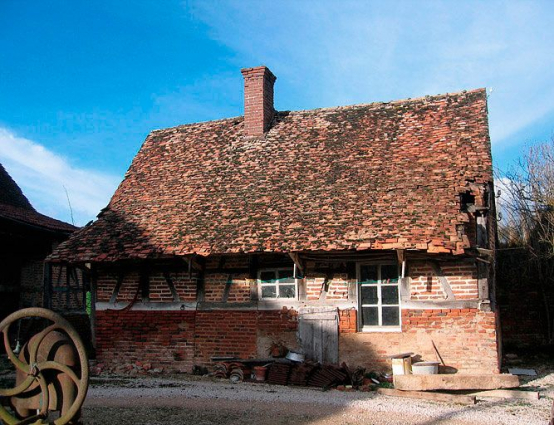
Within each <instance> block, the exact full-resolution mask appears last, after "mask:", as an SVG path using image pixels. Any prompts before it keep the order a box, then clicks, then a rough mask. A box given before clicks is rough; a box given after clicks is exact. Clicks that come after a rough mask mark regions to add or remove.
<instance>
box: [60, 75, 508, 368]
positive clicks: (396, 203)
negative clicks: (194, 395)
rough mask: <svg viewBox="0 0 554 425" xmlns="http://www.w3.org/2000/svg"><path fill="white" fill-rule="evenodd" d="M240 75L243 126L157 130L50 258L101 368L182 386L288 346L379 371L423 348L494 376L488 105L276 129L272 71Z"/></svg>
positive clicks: (316, 113) (371, 114) (352, 109)
mask: <svg viewBox="0 0 554 425" xmlns="http://www.w3.org/2000/svg"><path fill="white" fill-rule="evenodd" d="M242 73H243V76H244V80H245V113H244V117H237V118H230V119H223V120H218V121H210V122H204V123H197V124H189V125H183V126H178V127H175V128H169V129H164V130H156V131H153V132H152V133H151V134H150V135H149V136H148V137H147V139H146V141H145V142H144V144H143V146H142V148H141V149H140V151H139V153H138V154H137V156H136V157H135V159H134V161H133V163H132V164H131V167H130V168H129V170H128V172H127V174H126V175H125V178H124V180H123V182H122V183H121V184H120V186H119V188H118V189H117V191H116V192H115V194H114V196H113V197H112V199H111V201H110V203H109V205H108V206H107V207H106V208H105V209H104V210H103V211H102V212H101V213H100V214H99V216H98V219H97V220H96V221H95V222H94V223H92V224H91V225H89V226H87V227H85V228H83V229H81V230H80V231H78V232H76V233H75V234H74V235H73V236H72V237H71V238H70V239H69V240H68V241H66V242H65V243H63V244H62V245H60V246H59V248H58V249H57V250H56V251H55V252H54V253H53V254H52V255H51V257H50V260H51V261H52V263H54V264H70V265H73V266H75V265H77V266H79V267H82V269H83V270H85V271H88V273H90V276H91V278H92V279H93V281H94V283H93V285H94V287H95V292H94V294H95V298H96V303H95V307H96V309H95V314H96V324H97V329H96V336H97V341H96V342H97V348H98V355H99V357H100V359H101V360H102V361H103V362H105V363H106V364H109V363H110V361H111V360H112V359H115V358H116V357H117V358H119V359H121V358H123V359H124V360H127V361H129V362H131V361H135V360H143V359H148V360H149V361H150V360H151V361H152V362H154V363H159V365H160V366H164V367H166V368H170V369H176V370H190V369H191V368H192V366H194V365H205V364H210V363H211V359H212V358H213V357H221V356H223V357H229V356H232V357H233V356H234V357H256V356H263V355H266V354H267V353H265V351H266V350H267V348H268V346H270V345H271V344H272V343H283V342H284V343H286V344H287V346H288V347H289V348H290V349H295V350H300V351H303V352H304V353H305V354H306V355H307V356H308V357H312V358H314V359H316V360H320V361H327V362H335V363H336V362H339V361H340V362H342V361H347V362H349V363H352V364H353V366H358V365H361V366H368V367H374V368H379V367H385V366H386V364H385V363H384V362H385V361H384V360H383V357H384V356H385V355H387V354H394V353H396V352H401V351H412V352H416V353H417V354H419V355H421V356H422V357H423V358H424V359H427V360H434V358H435V352H434V349H433V346H432V344H431V340H433V341H434V342H435V344H436V345H437V347H438V350H439V351H440V352H441V354H442V357H443V358H444V359H445V361H446V362H447V363H448V364H449V366H451V367H453V368H456V369H459V370H467V371H489V372H491V371H498V359H497V355H498V349H497V348H498V345H497V334H496V315H495V312H494V305H492V304H491V302H490V293H491V289H493V282H494V273H493V268H492V264H493V260H494V255H493V251H494V240H495V221H494V197H493V187H492V180H493V177H492V160H491V150H490V140H489V133H488V122H487V97H486V92H485V90H484V89H477V90H472V91H463V92H459V93H450V94H444V95H437V96H426V97H422V98H418V99H407V100H401V101H394V102H385V103H370V104H363V105H354V106H346V107H336V108H324V109H315V110H310V111H293V112H290V111H287V112H277V111H275V110H274V108H273V85H274V82H275V76H274V75H273V74H272V73H271V71H269V69H267V68H266V67H257V68H248V69H243V70H242ZM483 256H484V258H483ZM122 308H124V310H121V309H122ZM322 312H325V314H323V313H322ZM324 317H325V318H324ZM333 320H335V322H336V326H332V325H331V326H329V323H332V322H333ZM329 321H331V322H329ZM179 322H182V326H180V325H177V323H179ZM131 323H132V325H131ZM168 324H170V325H168ZM231 325H232V326H231ZM114 326H115V327H116V328H117V329H118V331H117V332H114V331H113V329H114ZM129 326H131V327H130V328H128V327H129ZM145 327H147V328H148V330H146V328H145ZM322 327H325V329H327V330H326V335H327V336H326V338H330V339H328V341H329V342H328V343H327V344H323V346H322V344H321V343H320V342H321V341H319V340H318V338H320V337H321V335H320V333H318V332H317V329H320V328H322ZM302 335H304V337H302ZM305 335H311V336H310V337H309V338H307V337H305ZM317 335H319V336H317ZM329 335H331V336H329ZM139 339H140V340H141V341H142V340H144V339H146V340H147V341H148V342H149V343H150V344H151V346H150V348H148V349H146V348H144V349H142V348H137V347H143V344H142V345H141V344H140V343H139ZM166 339H169V341H170V342H169V343H168V344H169V345H167V344H166V345H163V344H162V345H163V346H164V348H163V349H162V348H159V349H156V348H154V347H158V346H159V344H160V341H162V340H163V341H165V340H166ZM147 345H148V344H147ZM468 350H469V351H468ZM151 352H155V353H156V355H155V356H152V359H150V354H149V353H151ZM264 353H265V354H264ZM162 354H163V355H162ZM154 357H155V358H154ZM176 359H177V360H176Z"/></svg>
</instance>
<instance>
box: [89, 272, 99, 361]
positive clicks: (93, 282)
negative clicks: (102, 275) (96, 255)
mask: <svg viewBox="0 0 554 425" xmlns="http://www.w3.org/2000/svg"><path fill="white" fill-rule="evenodd" d="M97 288H98V272H97V271H96V267H95V266H94V264H92V265H91V266H90V298H91V299H90V304H91V306H90V307H91V308H90V335H91V338H92V346H93V348H94V349H95V350H96V290H97Z"/></svg>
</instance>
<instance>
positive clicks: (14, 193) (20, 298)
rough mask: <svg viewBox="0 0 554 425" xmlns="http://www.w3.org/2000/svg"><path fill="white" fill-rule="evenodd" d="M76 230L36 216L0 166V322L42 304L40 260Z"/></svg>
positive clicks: (60, 222)
mask: <svg viewBox="0 0 554 425" xmlns="http://www.w3.org/2000/svg"><path fill="white" fill-rule="evenodd" d="M76 229H77V228H76V227H75V226H72V225H70V224H67V223H64V222H62V221H59V220H55V219H53V218H50V217H47V216H45V215H42V214H40V213H38V212H37V211H36V210H35V209H34V208H33V206H32V205H31V203H30V202H29V201H28V200H27V198H26V197H25V195H23V192H22V191H21V189H20V188H19V186H18V185H17V184H16V183H15V182H14V181H13V179H12V178H11V177H10V175H9V174H8V173H7V172H6V170H5V169H4V167H3V166H2V165H1V164H0V320H2V319H3V318H4V317H6V316H7V315H8V314H10V313H11V312H13V311H15V310H17V309H18V308H22V307H31V306H41V305H42V304H43V295H44V291H43V282H44V280H43V271H44V259H45V258H46V256H47V255H48V254H50V253H51V252H52V250H53V248H54V247H55V246H57V245H58V244H59V243H60V242H62V241H64V240H66V239H67V238H68V237H69V235H70V234H71V233H73V232H74V231H75V230H76Z"/></svg>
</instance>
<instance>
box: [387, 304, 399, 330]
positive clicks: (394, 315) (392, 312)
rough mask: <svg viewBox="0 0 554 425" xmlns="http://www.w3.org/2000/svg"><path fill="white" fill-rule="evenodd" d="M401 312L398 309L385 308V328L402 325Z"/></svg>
mask: <svg viewBox="0 0 554 425" xmlns="http://www.w3.org/2000/svg"><path fill="white" fill-rule="evenodd" d="M399 313H400V310H399V308H398V307H383V326H398V325H400V314H399Z"/></svg>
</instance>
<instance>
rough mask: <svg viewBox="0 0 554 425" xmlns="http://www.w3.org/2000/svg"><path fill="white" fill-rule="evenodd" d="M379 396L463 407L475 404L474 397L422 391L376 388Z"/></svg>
mask: <svg viewBox="0 0 554 425" xmlns="http://www.w3.org/2000/svg"><path fill="white" fill-rule="evenodd" d="M377 392H378V393H379V394H383V395H388V396H392V397H406V398H418V399H423V400H430V401H441V402H444V403H455V404H463V405H467V406H470V405H473V404H475V397H474V396H471V395H457V394H443V393H430V392H423V391H400V390H393V389H390V388H378V389H377Z"/></svg>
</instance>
